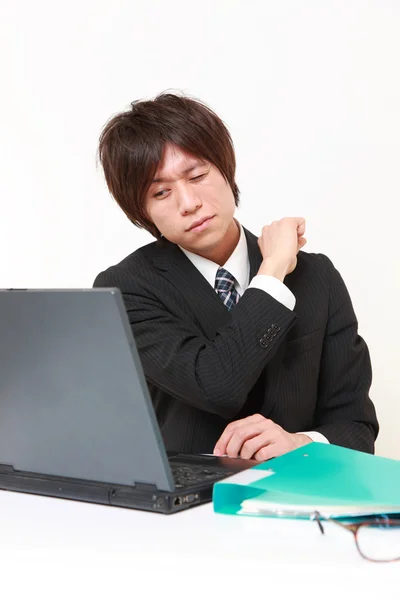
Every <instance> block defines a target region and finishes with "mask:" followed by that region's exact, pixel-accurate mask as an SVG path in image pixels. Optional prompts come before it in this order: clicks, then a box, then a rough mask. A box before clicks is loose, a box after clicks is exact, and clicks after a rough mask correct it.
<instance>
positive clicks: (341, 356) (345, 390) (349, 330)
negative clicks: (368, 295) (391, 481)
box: [315, 255, 379, 453]
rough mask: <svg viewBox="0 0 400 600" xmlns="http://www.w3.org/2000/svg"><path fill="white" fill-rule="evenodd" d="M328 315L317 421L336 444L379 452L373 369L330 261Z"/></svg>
mask: <svg viewBox="0 0 400 600" xmlns="http://www.w3.org/2000/svg"><path fill="white" fill-rule="evenodd" d="M320 256H321V258H322V259H323V260H325V261H326V264H327V273H328V276H329V287H330V292H329V317H328V324H327V329H326V332H325V339H324V344H323V350H322V358H321V365H320V374H319V394H318V410H317V419H316V420H317V427H316V428H315V431H318V432H320V433H322V434H323V435H324V436H325V437H326V438H327V439H328V440H329V442H330V443H331V444H336V445H339V446H346V447H347V448H353V449H355V450H362V451H364V452H370V453H373V452H374V441H375V439H376V437H377V435H378V430H379V426H378V421H377V418H376V413H375V408H374V405H373V403H372V401H371V399H370V397H369V389H370V386H371V381H372V370H371V361H370V356H369V351H368V348H367V345H366V343H365V342H364V340H363V339H362V338H361V337H360V335H359V334H358V323H357V319H356V315H355V313H354V309H353V306H352V303H351V299H350V296H349V293H348V291H347V289H346V286H345V284H344V281H343V279H342V278H341V276H340V274H339V273H338V271H337V270H336V269H335V267H334V266H333V264H332V263H331V261H330V260H329V259H328V258H327V257H326V256H323V255H320Z"/></svg>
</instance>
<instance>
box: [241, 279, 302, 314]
mask: <svg viewBox="0 0 400 600" xmlns="http://www.w3.org/2000/svg"><path fill="white" fill-rule="evenodd" d="M248 287H249V288H258V289H259V290H263V291H264V292H266V293H267V294H269V295H270V296H272V297H273V298H275V300H277V301H278V302H280V303H281V304H283V305H284V306H286V308H288V309H289V310H293V309H294V306H295V304H296V298H295V296H294V295H293V294H292V292H291V291H290V290H289V288H288V287H287V286H286V285H285V284H284V283H283V282H282V281H280V279H277V278H276V277H272V275H256V276H255V277H253V279H252V280H251V281H250V283H249V286H248Z"/></svg>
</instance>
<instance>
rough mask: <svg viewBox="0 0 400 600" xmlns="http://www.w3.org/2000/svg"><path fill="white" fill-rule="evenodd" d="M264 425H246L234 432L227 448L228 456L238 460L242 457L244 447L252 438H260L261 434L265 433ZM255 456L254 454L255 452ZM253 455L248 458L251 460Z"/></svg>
mask: <svg viewBox="0 0 400 600" xmlns="http://www.w3.org/2000/svg"><path fill="white" fill-rule="evenodd" d="M263 431H264V430H263V427H262V424H257V423H254V424H253V425H244V426H242V427H239V428H238V429H236V430H235V431H234V432H233V435H232V437H231V439H230V440H229V442H228V444H227V446H226V454H227V455H228V456H229V457H231V458H237V457H238V456H240V457H241V458H244V457H243V456H242V447H243V445H244V444H245V443H247V441H248V440H251V439H252V438H255V437H256V438H257V439H258V438H259V437H260V433H263ZM253 454H254V452H253ZM252 456H253V455H252V454H250V455H249V456H248V458H251V457H252Z"/></svg>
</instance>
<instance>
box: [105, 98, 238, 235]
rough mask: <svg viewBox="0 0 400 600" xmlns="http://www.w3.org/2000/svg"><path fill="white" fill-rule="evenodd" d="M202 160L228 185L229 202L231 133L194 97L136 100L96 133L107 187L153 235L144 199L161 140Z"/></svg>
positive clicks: (232, 157)
mask: <svg viewBox="0 0 400 600" xmlns="http://www.w3.org/2000/svg"><path fill="white" fill-rule="evenodd" d="M168 142H170V143H173V144H175V145H176V146H179V147H180V148H181V149H182V150H185V151H186V152H189V153H191V154H193V155H194V156H197V157H199V158H201V159H205V160H208V161H209V162H211V163H212V164H213V165H215V166H216V167H217V169H219V171H220V172H221V173H222V175H223V176H224V177H225V179H226V181H227V183H228V184H229V185H230V187H231V189H232V192H233V195H234V198H235V204H236V206H238V204H239V189H238V187H237V185H236V183H235V169H236V160H235V152H234V149H233V142H232V138H231V136H230V134H229V131H228V130H227V128H226V126H225V125H224V123H223V122H222V121H221V119H220V118H219V117H218V116H217V115H216V114H215V113H214V112H213V111H212V110H211V109H210V108H209V107H208V106H206V105H205V104H203V103H202V102H200V101H199V100H194V99H191V98H187V97H183V96H178V95H176V94H171V93H163V94H160V95H159V96H157V97H156V98H155V99H154V100H137V101H135V102H132V104H131V109H130V110H127V111H125V112H122V113H120V114H118V115H116V116H115V117H113V118H112V119H111V120H110V121H109V122H108V123H107V124H106V125H105V127H104V129H103V131H102V132H101V135H100V144H99V158H100V162H101V164H102V166H103V169H104V175H105V178H106V182H107V186H108V189H109V191H110V193H111V194H112V196H113V197H114V198H115V200H116V201H117V203H118V204H119V206H120V207H121V208H122V210H123V211H124V212H125V214H126V215H127V217H128V218H129V219H130V220H131V221H132V223H134V225H136V226H137V227H141V228H144V229H146V230H147V231H149V232H150V233H151V234H152V235H154V236H155V237H156V238H160V237H161V234H160V232H159V231H158V229H157V227H156V226H155V225H154V224H153V223H152V222H151V221H150V219H149V217H148V215H147V214H146V210H145V207H144V199H145V197H146V194H147V192H148V190H149V187H150V185H151V182H152V180H153V178H154V175H155V173H156V171H157V167H158V164H159V162H160V160H161V157H162V152H163V149H164V146H165V144H166V143H168Z"/></svg>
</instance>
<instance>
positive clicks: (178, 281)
mask: <svg viewBox="0 0 400 600" xmlns="http://www.w3.org/2000/svg"><path fill="white" fill-rule="evenodd" d="M245 234H246V238H247V244H248V251H249V260H250V279H251V278H252V277H253V276H254V275H255V274H256V273H257V271H258V269H259V266H260V264H261V260H262V257H261V253H260V250H259V248H258V244H257V238H256V237H255V236H254V235H253V234H251V233H249V232H248V231H247V230H245ZM285 284H286V285H287V286H288V287H289V288H290V289H291V291H292V292H293V294H294V295H295V297H296V306H295V309H294V311H291V310H289V309H287V308H286V307H285V306H284V305H282V304H281V303H280V302H278V301H277V300H275V299H274V298H272V297H271V296H270V295H269V294H267V293H265V292H264V291H262V290H258V289H253V288H250V289H247V290H246V291H245V293H244V294H243V296H242V297H241V299H240V301H239V303H238V304H237V305H236V306H235V307H234V308H233V309H232V310H231V311H230V312H229V311H228V310H227V308H226V307H225V305H224V304H223V302H222V300H221V299H220V297H219V296H218V295H217V294H216V293H215V291H214V290H213V288H212V287H211V286H210V285H209V283H208V282H207V281H206V279H205V278H204V277H203V276H202V275H201V273H200V272H199V271H198V270H197V269H196V267H194V265H193V264H192V263H191V262H190V260H189V259H188V258H187V257H186V256H185V254H184V253H183V252H182V251H181V250H180V248H179V247H178V246H177V245H175V244H172V243H171V242H169V241H167V240H166V239H164V238H163V239H161V240H160V241H158V242H153V243H151V244H148V245H147V246H144V247H142V248H139V249H138V250H137V251H136V252H134V253H133V254H131V255H130V256H128V257H127V258H125V259H124V260H123V261H122V262H120V263H119V264H118V265H116V266H113V267H110V268H109V269H107V270H106V271H104V272H103V273H100V275H98V277H97V278H96V280H95V283H94V285H95V286H96V287H117V288H119V289H120V290H121V292H122V294H123V298H124V302H125V306H126V310H127V313H128V316H129V320H130V323H131V325H132V330H133V334H134V336H135V340H136V343H137V347H138V350H139V354H140V358H141V361H142V364H143V369H144V373H145V376H146V379H147V382H148V385H149V389H150V393H151V396H152V399H153V403H154V407H155V410H156V414H157V418H158V421H159V424H160V428H161V432H162V435H163V438H164V441H165V445H166V448H167V450H178V451H181V452H196V453H197V452H203V453H209V452H212V451H213V448H214V445H215V443H216V441H217V439H218V438H219V436H220V435H221V433H222V431H223V430H224V428H225V427H226V425H227V424H228V423H229V422H231V421H233V420H236V419H239V418H242V417H245V416H248V415H251V414H254V413H260V414H262V415H264V416H265V417H268V418H269V419H272V420H273V421H275V422H276V423H278V424H279V425H281V426H282V427H283V428H284V429H286V430H287V431H289V432H296V431H311V430H314V431H319V432H321V433H322V434H323V435H325V436H326V437H327V439H328V440H329V441H330V442H331V443H333V444H338V445H341V446H347V447H348V448H354V449H357V450H363V451H366V452H373V451H374V440H375V439H376V436H377V433H378V422H377V419H376V414H375V409H374V406H373V404H372V402H371V400H370V399H369V396H368V393H369V388H370V385H371V364H370V358H369V352H368V348H367V346H366V344H365V342H364V341H363V339H362V338H361V337H360V336H359V335H358V333H357V320H356V316H355V314H354V311H353V307H352V303H351V300H350V297H349V294H348V292H347V289H346V287H345V284H344V282H343V280H342V278H341V276H340V275H339V273H338V271H337V270H336V269H335V268H334V266H333V265H332V263H331V261H330V260H329V259H328V258H327V257H326V256H324V255H322V254H308V253H305V252H300V253H299V255H298V264H297V267H296V269H295V270H294V271H293V273H291V274H290V275H288V276H287V277H286V278H285Z"/></svg>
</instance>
